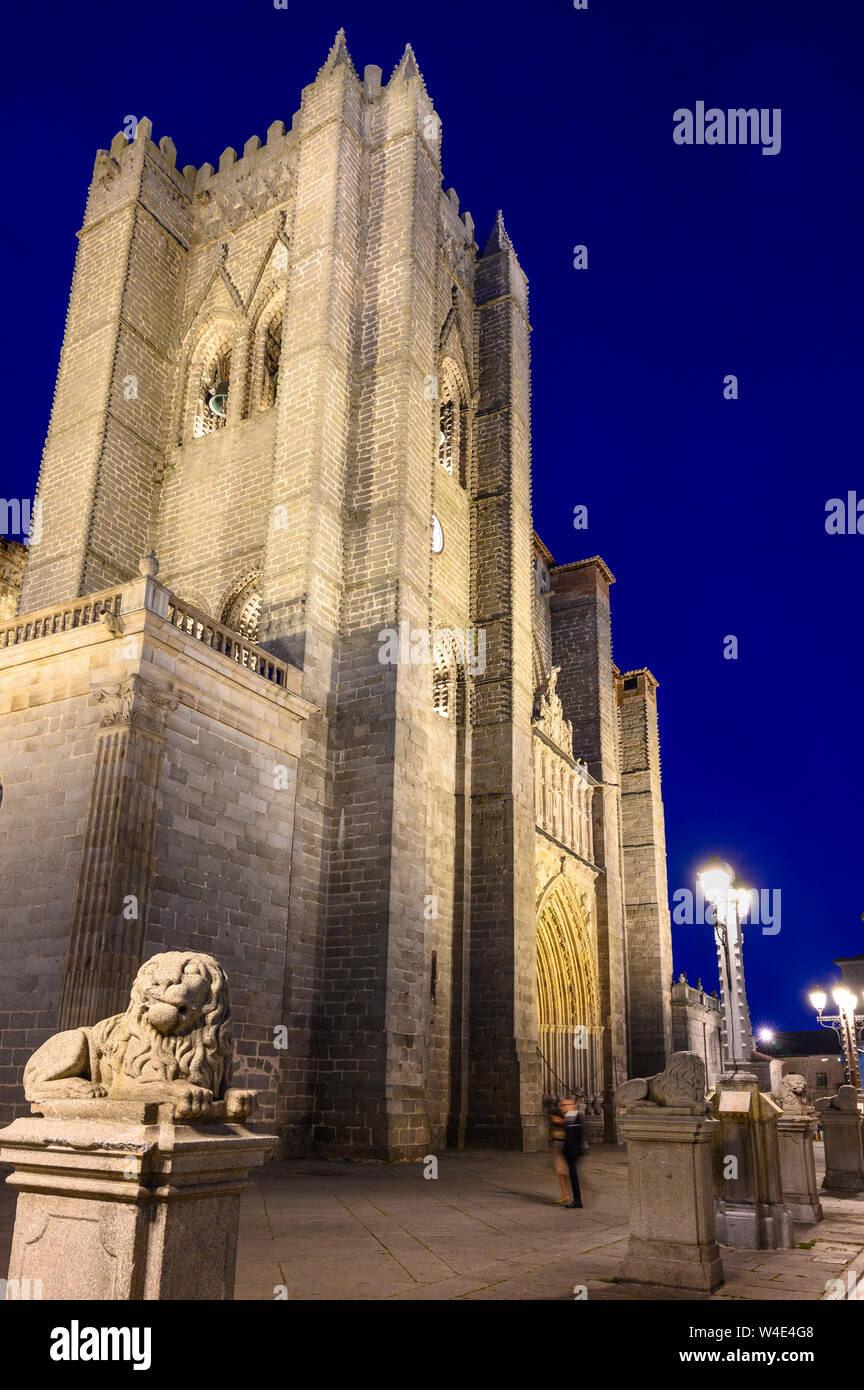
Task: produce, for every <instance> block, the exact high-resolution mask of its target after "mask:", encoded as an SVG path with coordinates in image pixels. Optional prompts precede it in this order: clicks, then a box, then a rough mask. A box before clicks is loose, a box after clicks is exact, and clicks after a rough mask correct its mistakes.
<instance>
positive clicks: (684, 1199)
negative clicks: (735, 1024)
mask: <svg viewBox="0 0 864 1390" xmlns="http://www.w3.org/2000/svg"><path fill="white" fill-rule="evenodd" d="M615 1099H616V1102H617V1104H618V1106H619V1109H620V1116H621V1121H620V1123H621V1135H622V1138H623V1139H624V1142H625V1143H626V1145H627V1169H628V1177H629V1191H630V1241H629V1244H628V1247H627V1255H626V1258H625V1260H624V1263H623V1265H622V1266H621V1269H620V1271H619V1277H620V1278H621V1279H629V1280H633V1281H635V1282H636V1283H641V1284H665V1285H670V1286H672V1287H673V1288H677V1289H698V1290H699V1291H700V1292H703V1293H711V1292H713V1290H714V1289H716V1288H718V1287H719V1286H720V1285H721V1284H722V1283H723V1279H724V1275H723V1265H722V1262H721V1260H720V1250H719V1248H718V1245H717V1240H716V1237H715V1231H714V1205H713V1188H712V1179H711V1154H712V1147H713V1143H714V1136H715V1133H716V1131H717V1129H718V1127H719V1126H718V1123H717V1121H716V1120H714V1119H711V1118H709V1117H708V1115H707V1114H706V1103H705V1063H704V1062H703V1061H702V1058H701V1057H699V1056H698V1054H696V1053H695V1052H675V1053H673V1054H672V1056H671V1057H670V1059H669V1065H668V1067H667V1070H666V1071H665V1072H663V1073H661V1074H660V1075H659V1076H654V1077H651V1078H649V1079H635V1080H633V1081H626V1082H625V1083H624V1085H623V1086H619V1087H618V1090H617V1091H616V1094H615Z"/></svg>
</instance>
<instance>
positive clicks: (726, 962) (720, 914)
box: [698, 854, 756, 1084]
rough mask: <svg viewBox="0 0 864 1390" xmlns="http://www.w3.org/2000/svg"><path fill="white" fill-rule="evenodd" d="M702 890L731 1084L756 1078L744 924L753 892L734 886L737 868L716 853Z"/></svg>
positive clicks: (704, 873)
mask: <svg viewBox="0 0 864 1390" xmlns="http://www.w3.org/2000/svg"><path fill="white" fill-rule="evenodd" d="M698 877H699V880H700V882H701V884H702V891H703V892H704V894H705V898H706V900H707V901H708V902H709V903H710V904H711V906H712V907H713V909H714V940H715V942H716V945H717V963H718V968H719V974H720V999H721V1002H722V1005H723V1053H724V1057H723V1061H724V1064H725V1067H726V1074H725V1075H724V1076H723V1077H722V1078H721V1084H722V1083H723V1082H726V1083H728V1082H729V1081H732V1080H734V1079H736V1077H739V1078H741V1079H749V1080H751V1081H755V1079H756V1078H755V1077H754V1076H753V1074H752V1072H751V1071H750V1059H751V1057H752V1053H753V1030H752V1027H751V1024H750V1010H749V1009H748V1007H747V992H746V990H745V987H744V957H743V944H744V943H743V934H742V927H743V921H744V918H745V917H746V915H747V912H748V911H749V908H750V893H749V891H748V890H747V889H746V888H742V887H741V886H740V885H739V886H738V887H736V886H735V871H734V869H733V868H732V867H731V865H729V864H726V863H725V862H724V861H723V860H722V859H718V857H717V855H716V854H714V855H712V856H711V859H710V860H709V861H708V863H707V864H706V866H705V868H704V869H703V870H702V872H701V873H700V874H699V876H698Z"/></svg>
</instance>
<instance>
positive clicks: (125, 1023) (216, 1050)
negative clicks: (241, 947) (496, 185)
mask: <svg viewBox="0 0 864 1390" xmlns="http://www.w3.org/2000/svg"><path fill="white" fill-rule="evenodd" d="M230 1018H231V1010H230V1007H229V1004H228V983H227V980H226V978H225V972H224V971H223V969H222V967H221V965H220V964H219V962H218V961H216V960H214V958H213V957H212V956H207V955H203V954H201V953H199V952H197V951H165V952H163V953H162V954H161V955H157V956H151V957H150V959H149V960H147V961H145V962H144V964H143V965H142V966H141V969H140V970H139V971H138V974H137V975H136V977H135V982H134V984H133V985H132V992H131V998H130V1000H129V1007H128V1008H127V1010H126V1012H125V1013H122V1014H115V1015H114V1016H113V1017H112V1018H103V1019H102V1020H101V1021H100V1022H99V1023H94V1024H92V1025H91V1026H90V1027H85V1028H72V1029H70V1030H69V1031H68V1032H64V1033H55V1035H54V1037H53V1038H49V1039H48V1040H47V1042H44V1043H43V1044H42V1046H41V1047H40V1048H37V1050H36V1051H35V1052H34V1053H33V1056H32V1057H31V1058H30V1060H29V1062H28V1063H27V1065H26V1066H25V1068H24V1094H25V1095H26V1097H27V1099H28V1100H29V1101H31V1102H32V1103H34V1104H38V1103H39V1102H40V1101H49V1100H84V1099H88V1098H91V1099H96V1098H98V1097H107V1098H108V1099H109V1100H144V1101H156V1102H163V1103H164V1102H168V1103H171V1104H172V1105H173V1107H174V1118H175V1119H177V1120H203V1119H208V1118H211V1117H212V1118H216V1114H213V1112H214V1111H216V1113H217V1114H218V1116H219V1118H222V1115H223V1113H224V1118H225V1119H227V1120H245V1119H247V1118H248V1116H249V1115H250V1114H251V1113H252V1111H253V1109H254V1108H255V1102H256V1094H255V1092H254V1091H244V1090H234V1089H229V1087H228V1079H229V1075H230V1066H231V1052H232V1040H231V1025H230ZM221 1102H224V1105H223V1104H221Z"/></svg>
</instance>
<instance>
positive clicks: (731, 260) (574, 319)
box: [0, 0, 864, 1028]
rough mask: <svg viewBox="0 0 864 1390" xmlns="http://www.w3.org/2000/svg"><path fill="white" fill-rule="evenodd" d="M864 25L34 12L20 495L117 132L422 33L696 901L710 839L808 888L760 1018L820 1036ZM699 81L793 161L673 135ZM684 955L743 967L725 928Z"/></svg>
mask: <svg viewBox="0 0 864 1390" xmlns="http://www.w3.org/2000/svg"><path fill="white" fill-rule="evenodd" d="M859 13H860V5H859V4H858V0H837V3H835V4H831V5H820V4H816V3H815V0H725V3H723V4H722V5H721V4H717V3H713V4H709V3H705V0H652V2H651V3H648V0H645V3H642V4H639V3H637V2H636V0H621V2H620V3H614V2H613V0H589V8H588V10H587V11H575V10H574V9H573V6H572V3H569V0H559V3H554V4H553V3H540V4H534V5H519V6H512V7H511V8H510V10H509V12H508V11H507V10H505V9H504V8H503V7H502V6H499V5H495V6H493V5H483V6H469V5H464V4H458V5H457V4H451V3H447V2H446V0H443V2H442V0H438V3H436V4H435V5H411V6H409V5H405V4H404V3H401V4H396V3H394V4H379V3H375V0H364V3H362V4H359V3H354V2H352V3H347V0H339V2H338V3H331V0H318V2H317V3H315V4H314V5H312V4H302V3H299V0H288V9H287V10H276V9H274V7H273V4H272V0H244V2H243V3H239V0H238V3H234V4H226V3H215V2H214V0H211V3H208V4H206V5H204V4H195V5H192V4H189V3H186V2H185V0H179V3H172V4H168V3H166V0H151V3H149V4H147V5H146V6H142V7H140V8H139V7H135V6H123V5H120V6H118V5H117V4H116V3H115V4H107V3H101V2H100V3H89V4H77V5H74V6H71V5H60V4H56V3H48V4H42V5H40V6H36V5H33V6H31V7H30V9H29V17H28V16H27V15H25V16H23V17H22V15H21V11H20V9H19V10H18V13H17V16H16V18H15V20H14V23H15V25H16V26H17V31H16V32H15V33H12V34H10V33H9V31H8V29H7V41H8V44H9V46H8V48H7V52H6V62H5V65H4V66H5V72H4V75H3V91H4V98H5V106H6V110H5V113H4V114H5V117H6V145H5V148H6V155H5V158H6V180H5V187H6V193H7V210H6V216H5V218H4V220H3V224H2V242H3V255H4V265H5V270H6V285H5V296H6V302H7V324H8V326H9V327H8V329H7V332H6V334H5V335H4V337H3V350H4V354H5V362H4V365H3V372H4V380H5V381H6V387H7V405H8V407H9V408H8V409H7V415H6V426H5V428H6V432H7V435H8V436H10V438H9V440H8V446H7V452H6V457H5V458H4V460H3V463H2V465H0V493H2V495H3V496H4V497H10V496H18V497H20V496H28V495H32V490H33V487H34V485H35V478H36V473H37V470H38V462H39V456H40V454H41V449H42V444H43V440H44V436H45V432H46V429H47V424H48V415H49V410H50V405H51V396H52V392H53V385H54V377H55V373H56V367H57V360H58V356H59V350H60V342H61V338H62V332H63V324H64V318H65V313H66V302H67V297H68V291H69V283H70V280H71V274H72V267H73V260H74V254H75V245H76V242H75V232H76V230H77V229H78V228H79V226H80V224H81V218H82V214H83V208H84V201H85V195H86V190H87V185H88V183H89V180H90V175H91V171H92V167H93V158H94V155H95V151H96V150H97V149H98V148H100V147H101V148H107V146H108V145H109V143H110V141H111V138H112V136H113V135H114V134H115V132H116V131H117V130H119V129H121V128H122V126H123V124H124V122H125V120H126V117H127V116H128V115H130V114H132V115H135V116H136V117H140V116H142V115H147V116H149V117H150V118H151V120H152V121H153V130H154V137H155V139H156V140H157V141H158V140H159V139H160V138H161V136H163V135H166V134H168V135H171V136H172V138H173V139H174V142H175V144H176V145H177V149H178V164H179V165H180V166H182V165H184V164H190V163H192V164H196V165H200V164H202V163H203V162H205V161H209V162H210V163H212V164H214V165H215V164H217V163H218V159H219V155H220V153H221V151H222V149H223V148H224V147H225V146H226V145H233V146H234V148H235V149H237V150H238V152H240V151H242V146H243V144H244V142H245V141H246V140H247V139H248V137H249V136H250V135H252V134H258V135H259V136H261V137H262V138H263V136H264V134H265V132H266V128H267V126H268V125H269V124H270V123H271V122H272V121H273V120H275V119H279V118H281V119H284V120H285V122H286V124H287V123H289V122H290V119H291V116H292V113H293V112H294V111H295V110H296V109H297V107H298V105H299V99H300V91H301V88H302V87H303V86H304V85H306V84H307V83H309V82H311V81H312V80H313V78H314V76H315V73H316V71H317V69H318V68H319V66H320V65H321V64H322V63H323V61H324V59H325V56H326V54H327V51H328V49H329V47H330V44H331V42H332V39H333V35H334V33H335V31H336V30H337V29H338V28H339V26H340V25H344V27H345V29H346V31H347V38H348V46H349V49H350V51H351V54H352V57H353V59H354V63H355V66H356V67H357V68H358V70H360V71H362V68H363V66H364V65H365V64H367V63H377V64H378V65H379V66H380V67H381V68H383V70H384V77H385V80H386V79H387V78H388V77H389V75H390V73H391V72H392V69H393V67H394V66H395V64H396V63H397V61H398V59H399V57H400V54H401V52H402V49H403V48H404V45H405V43H406V42H407V41H410V42H411V43H412V45H413V47H414V50H415V53H416V55H417V59H418V62H419V64H420V67H421V70H422V71H423V74H424V77H425V79H426V84H427V87H428V89H429V92H430V95H431V96H432V99H433V101H434V102H435V105H436V108H437V110H438V113H439V115H440V116H441V118H442V121H443V127H444V150H443V157H444V169H445V178H444V182H445V187H449V186H452V187H454V188H455V189H456V190H457V192H458V194H459V196H460V199H461V202H462V207H463V208H467V209H469V210H470V211H471V213H472V215H473V216H474V219H475V222H476V224H477V237H478V240H479V241H481V244H482V242H483V241H485V238H486V235H487V233H488V230H489V228H490V226H491V224H492V221H493V219H494V215H495V211H496V209H497V208H499V207H501V208H502V209H503V212H504V219H505V222H506V225H507V228H508V230H509V232H510V234H511V237H512V239H513V242H514V244H515V246H516V248H517V251H518V253H519V256H520V259H521V262H522V265H523V266H524V268H525V271H526V273H527V275H528V277H529V280H530V283H531V302H532V320H533V325H534V334H533V340H532V346H533V374H534V375H533V381H534V389H533V431H534V435H533V438H534V479H535V483H534V486H535V523H536V526H537V529H538V531H539V532H540V534H541V535H542V537H543V539H544V540H545V542H546V544H547V545H548V546H549V548H550V549H551V551H552V552H553V554H554V555H555V558H556V560H558V561H559V562H564V561H567V560H573V559H578V558H581V557H583V556H586V555H593V554H598V553H599V554H601V555H603V557H604V558H605V560H606V562H607V564H608V565H609V566H610V568H611V569H612V571H613V573H614V574H615V576H616V579H617V581H618V582H617V584H616V586H615V587H614V588H613V590H612V597H613V605H614V618H615V659H616V661H617V663H618V665H619V666H620V667H622V669H626V668H630V667H638V666H643V665H647V666H649V667H650V668H651V670H652V671H653V672H654V674H655V675H656V676H657V678H658V680H659V681H660V691H659V700H660V714H661V721H662V722H661V739H662V754H663V774H664V796H665V804H666V815H667V833H668V851H669V886H670V894H671V893H672V892H674V890H675V889H676V888H678V887H682V886H692V885H693V882H694V874H695V870H696V868H697V867H698V864H699V861H700V859H701V858H702V857H703V856H705V855H707V854H708V853H711V852H713V851H718V852H720V853H721V854H722V855H724V856H725V857H727V858H728V859H729V860H730V861H731V862H732V863H733V864H734V865H735V866H736V868H737V869H738V870H739V872H740V873H741V874H742V875H744V876H745V877H746V878H747V879H748V880H749V881H750V882H751V883H752V884H754V885H756V886H757V887H760V888H765V889H773V890H777V889H779V890H781V893H782V925H781V931H780V932H779V933H778V934H776V935H766V936H763V935H762V934H761V933H760V931H759V929H758V928H755V929H751V930H750V932H749V933H748V934H747V936H746V949H745V965H746V971H747V978H748V987H749V994H750V1003H751V1013H752V1016H753V1022H754V1025H757V1026H758V1025H759V1024H761V1023H765V1022H770V1023H772V1024H773V1025H775V1026H776V1027H785V1028H796V1027H807V1026H810V1024H811V1023H812V1022H813V1019H812V1015H811V1013H810V1011H809V1009H808V1007H807V1006H806V1003H805V1001H804V992H805V990H806V989H807V988H808V987H811V986H812V985H813V984H815V983H816V982H819V981H821V982H822V983H823V984H826V985H827V984H828V983H829V982H830V981H831V979H832V978H834V979H836V978H837V974H838V972H836V971H833V970H832V967H831V960H832V958H833V957H835V956H838V955H849V954H858V953H861V952H864V923H862V922H861V920H860V916H861V913H862V912H864V883H862V872H861V871H862V857H864V856H862V852H861V845H862V815H861V790H860V788H861V769H862V761H864V757H862V747H861V732H860V730H861V724H860V714H861V703H862V691H864V660H862V650H861V628H862V624H861V613H862V574H864V535H860V536H857V535H846V536H829V535H827V534H826V531H825V515H826V513H825V504H826V501H827V500H828V499H829V498H831V497H844V498H845V496H846V494H847V492H848V491H850V490H856V491H857V493H858V495H859V496H860V497H862V498H864V468H862V467H861V463H860V458H861V442H860V429H859V406H858V402H859V400H860V394H861V393H860V384H859V379H860V375H861V368H862V363H861V350H860V343H861V334H860V328H859V324H860V320H861V299H860V289H859V285H860V270H859V256H860V252H859V245H860V228H861V213H862V207H861V202H862V199H861V184H860V162H861V161H860V150H861V141H862V121H861V96H860V92H861V88H860V83H859V81H858V79H859V68H860V43H861V38H862V33H861V29H862V25H861V21H860V18H859ZM699 100H704V101H705V102H706V105H708V106H717V107H721V108H724V109H725V108H731V107H742V106H743V107H758V108H775V107H779V108H781V110H782V149H781V151H780V153H779V154H778V155H776V156H774V157H770V156H763V155H762V154H761V152H760V150H759V148H758V147H745V148H742V147H729V146H725V147H724V146H713V147H709V146H702V147H699V146H692V147H682V146H678V145H676V144H675V143H673V140H672V129H673V120H672V115H673V111H674V110H675V109H676V108H679V107H689V108H691V109H692V108H693V107H695V104H696V102H697V101H699ZM576 244H585V245H587V247H588V262H589V263H588V269H587V270H584V271H576V270H574V269H573V265H572V261H573V255H572V248H573V247H574V245H576ZM728 373H734V374H736V375H737V376H738V379H739V391H740V398H739V399H738V400H737V401H727V400H724V399H723V378H724V377H725V376H726V375H727V374H728ZM577 504H583V505H585V506H587V507H588V521H589V527H588V530H587V532H584V531H580V532H577V531H574V529H573V526H572V515H573V508H574V506H576V505H577ZM862 525H864V520H862ZM727 635H734V636H736V637H737V638H738V643H739V658H738V660H736V661H731V660H724V658H723V644H724V638H725V637H726V636H727ZM675 952H676V969H677V970H680V969H686V970H687V971H688V973H689V975H690V978H691V980H695V977H696V975H697V974H699V973H701V974H702V977H703V980H704V982H705V985H706V988H713V987H714V986H716V965H715V962H714V953H713V946H712V943H711V933H710V930H709V928H707V927H705V926H701V927H696V926H693V927H679V928H676V929H675Z"/></svg>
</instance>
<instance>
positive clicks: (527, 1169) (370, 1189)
mask: <svg viewBox="0 0 864 1390" xmlns="http://www.w3.org/2000/svg"><path fill="white" fill-rule="evenodd" d="M820 1151H821V1145H818V1146H817V1164H821V1152H820ZM7 1171H8V1170H0V1178H5V1175H6V1172H7ZM422 1172H423V1169H422V1166H421V1165H419V1164H396V1165H392V1166H386V1165H383V1164H362V1163H343V1162H338V1163H337V1162H333V1163H328V1162H326V1161H324V1160H301V1159H294V1160H290V1161H285V1162H282V1163H275V1164H269V1165H267V1167H265V1168H263V1169H258V1170H257V1171H256V1172H255V1174H254V1175H253V1177H254V1180H253V1184H252V1186H250V1187H249V1188H248V1189H247V1190H246V1192H245V1193H244V1195H243V1199H242V1214H241V1222H240V1242H239V1251H238V1261H237V1283H236V1289H235V1298H236V1299H238V1300H240V1301H243V1300H247V1301H251V1300H271V1301H272V1300H273V1299H274V1297H275V1296H276V1293H275V1291H276V1290H283V1289H284V1290H286V1291H287V1295H288V1298H289V1299H291V1300H294V1301H331V1300H333V1301H355V1300H359V1301H381V1300H385V1301H389V1300H392V1301H411V1302H416V1301H424V1302H425V1301H452V1300H465V1301H467V1302H489V1301H496V1300H520V1301H521V1300H537V1299H540V1300H544V1301H564V1300H568V1301H572V1300H573V1299H574V1288H575V1287H576V1286H584V1287H585V1289H586V1290H587V1294H588V1299H589V1300H592V1301H602V1302H612V1301H614V1302H627V1301H634V1302H644V1301H646V1300H649V1301H653V1300H663V1301H673V1302H677V1301H681V1300H685V1301H691V1302H713V1301H731V1300H735V1299H744V1300H769V1301H772V1302H774V1301H784V1300H788V1301H792V1302H800V1301H812V1300H814V1299H819V1298H822V1297H824V1295H825V1285H826V1281H827V1280H829V1279H832V1278H837V1277H840V1276H841V1275H843V1278H844V1280H845V1279H846V1278H847V1277H848V1276H847V1275H846V1274H844V1270H846V1269H851V1270H853V1271H855V1273H856V1275H857V1278H858V1280H859V1283H861V1288H862V1294H864V1194H856V1195H855V1196H850V1197H843V1196H840V1195H839V1194H823V1197H822V1204H823V1208H824V1210H825V1218H826V1219H825V1220H824V1221H822V1222H819V1223H817V1224H815V1225H812V1226H796V1227H795V1239H796V1247H795V1248H794V1249H792V1250H746V1249H729V1248H727V1247H722V1256H723V1262H724V1269H725V1272H726V1277H727V1282H726V1283H725V1284H724V1285H723V1286H722V1287H721V1288H720V1289H719V1290H717V1292H716V1293H714V1294H711V1295H708V1294H699V1293H696V1292H679V1291H676V1290H674V1289H666V1288H659V1287H655V1286H653V1285H643V1284H633V1283H629V1282H623V1281H622V1282H619V1280H618V1270H619V1269H620V1267H621V1262H622V1260H623V1258H624V1255H625V1254H626V1250H627V1237H628V1228H627V1167H626V1156H625V1152H624V1150H623V1149H618V1148H611V1147H604V1146H603V1145H599V1144H598V1145H594V1146H593V1147H592V1149H591V1152H590V1154H588V1155H587V1157H586V1158H585V1159H583V1161H582V1166H581V1168H580V1180H581V1181H582V1186H583V1196H584V1200H585V1206H584V1207H583V1208H582V1209H581V1210H575V1211H570V1210H568V1209H567V1208H565V1207H561V1206H559V1205H558V1204H557V1202H556V1197H557V1195H558V1185H557V1181H556V1179H555V1176H554V1173H553V1172H552V1171H551V1166H550V1162H549V1156H548V1154H547V1153H539V1154H518V1153H494V1152H493V1153H489V1152H479V1151H468V1152H464V1153H449V1152H445V1153H443V1154H441V1155H439V1163H438V1174H439V1176H438V1178H437V1179H432V1180H427V1179H424V1178H423V1176H422ZM820 1176H821V1171H820ZM15 1195H16V1194H15V1192H14V1191H13V1190H12V1189H11V1188H10V1187H8V1186H7V1185H6V1184H5V1182H3V1181H0V1273H5V1270H6V1266H7V1262H8V1254H9V1247H10V1245H11V1236H12V1225H13V1219H14V1206H15Z"/></svg>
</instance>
